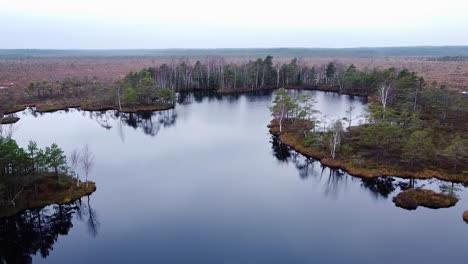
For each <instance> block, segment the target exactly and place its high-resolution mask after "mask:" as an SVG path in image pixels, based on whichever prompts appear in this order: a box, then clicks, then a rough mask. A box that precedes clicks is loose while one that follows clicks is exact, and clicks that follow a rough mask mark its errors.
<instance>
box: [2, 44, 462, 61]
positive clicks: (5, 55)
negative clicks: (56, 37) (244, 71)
mask: <svg viewBox="0 0 468 264" xmlns="http://www.w3.org/2000/svg"><path fill="white" fill-rule="evenodd" d="M267 55H272V56H275V57H362V58H369V57H436V58H437V57H457V56H468V46H417V47H382V48H252V49H250V48H246V49H237V48H236V49H227V48H226V49H126V50H124V49H121V50H117V49H116V50H54V49H0V59H18V58H51V57H52V58H67V57H74V58H76V57H86V58H95V57H106V58H112V57H116V58H122V57H157V58H165V57H207V56H223V57H265V56H267Z"/></svg>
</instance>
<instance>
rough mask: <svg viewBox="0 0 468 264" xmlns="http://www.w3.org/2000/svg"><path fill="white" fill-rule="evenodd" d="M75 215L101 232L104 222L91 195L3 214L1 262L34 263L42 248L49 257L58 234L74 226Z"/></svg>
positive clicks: (64, 233)
mask: <svg viewBox="0 0 468 264" xmlns="http://www.w3.org/2000/svg"><path fill="white" fill-rule="evenodd" d="M74 216H76V218H77V219H79V220H81V221H86V224H87V227H88V231H89V233H90V235H92V236H96V235H97V233H98V229H99V226H100V223H99V221H98V215H97V213H96V211H95V210H94V209H93V208H92V207H91V203H90V197H89V196H88V197H87V201H86V202H83V201H82V199H79V200H76V201H74V202H72V203H69V204H64V205H51V206H47V207H44V208H39V209H28V210H25V211H23V212H21V213H19V214H17V215H15V216H11V217H6V218H0V263H31V262H32V258H31V256H32V255H36V254H37V253H38V252H39V253H40V254H41V256H42V257H43V258H46V257H47V256H49V254H50V252H51V251H52V250H53V245H54V243H55V242H56V241H57V239H58V237H59V236H60V235H62V236H65V235H67V234H68V232H69V231H70V229H71V228H72V227H73V222H72V220H73V217H74Z"/></svg>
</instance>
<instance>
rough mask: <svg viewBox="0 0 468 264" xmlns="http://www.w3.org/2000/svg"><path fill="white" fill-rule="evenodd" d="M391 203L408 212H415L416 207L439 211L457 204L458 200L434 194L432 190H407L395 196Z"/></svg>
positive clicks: (449, 196)
mask: <svg viewBox="0 0 468 264" xmlns="http://www.w3.org/2000/svg"><path fill="white" fill-rule="evenodd" d="M393 202H394V203H395V205H396V206H398V207H401V208H405V209H408V210H415V209H416V208H418V206H423V207H427V208H432V209H439V208H448V207H452V206H454V205H455V204H456V203H457V202H458V199H457V198H456V197H453V196H451V195H447V194H442V193H436V192H434V191H432V190H424V189H409V190H405V191H402V192H400V193H399V194H398V195H397V196H395V197H394V198H393Z"/></svg>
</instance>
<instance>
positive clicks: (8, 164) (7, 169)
mask: <svg viewBox="0 0 468 264" xmlns="http://www.w3.org/2000/svg"><path fill="white" fill-rule="evenodd" d="M70 161H71V167H70V166H68V163H67V158H66V156H65V154H64V151H63V150H62V149H60V148H59V147H58V146H57V144H52V145H51V146H49V147H46V148H45V149H40V148H38V147H37V144H36V142H34V141H30V142H29V145H28V146H27V148H26V149H24V148H22V147H20V146H18V144H17V143H16V141H15V140H13V139H11V138H4V137H1V136H0V198H1V200H3V201H9V202H10V203H13V204H14V202H15V200H16V199H17V198H18V196H19V195H20V194H21V192H22V191H23V190H24V189H25V188H28V187H30V186H34V188H35V192H37V185H36V184H37V183H38V181H39V180H41V177H42V176H43V175H45V174H53V175H55V177H56V186H57V188H60V187H61V181H60V175H64V174H67V173H68V172H70V171H71V173H72V174H74V175H76V178H77V184H78V186H79V176H78V174H76V173H75V172H74V170H75V169H77V168H78V166H81V167H82V168H83V170H84V172H85V174H86V183H87V179H88V174H89V172H90V170H91V168H92V166H93V164H94V156H93V154H92V153H91V152H90V150H89V148H88V147H87V146H85V147H84V148H83V150H82V152H81V153H80V154H78V152H77V151H74V152H72V155H71V160H70ZM70 169H72V170H70Z"/></svg>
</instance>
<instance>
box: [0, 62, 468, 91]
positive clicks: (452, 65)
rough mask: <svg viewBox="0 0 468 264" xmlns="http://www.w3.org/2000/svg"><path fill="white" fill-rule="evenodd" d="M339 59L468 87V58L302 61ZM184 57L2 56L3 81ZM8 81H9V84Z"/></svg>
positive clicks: (95, 73)
mask: <svg viewBox="0 0 468 264" xmlns="http://www.w3.org/2000/svg"><path fill="white" fill-rule="evenodd" d="M252 59H256V58H249V57H241V58H234V57H226V58H225V61H226V62H228V63H229V62H245V61H248V60H252ZM291 59H292V58H291V57H281V58H278V59H275V62H278V63H283V62H286V61H290V60H291ZM334 60H338V61H340V62H342V63H344V64H347V65H350V64H354V65H356V67H358V68H359V69H363V68H365V67H367V68H370V69H373V68H379V69H382V68H388V67H396V68H408V69H410V70H411V71H415V72H418V73H419V74H420V75H421V76H422V77H424V79H425V80H426V81H427V82H432V81H436V82H438V83H447V84H449V85H451V86H453V87H455V88H459V89H462V88H466V86H467V83H468V61H429V60H427V59H425V58H414V57H409V58H405V57H381V58H357V57H356V58H353V57H346V58H345V57H343V58H335V57H306V58H302V59H300V60H299V63H301V64H306V65H321V64H326V63H328V62H330V61H334ZM182 61H186V62H190V63H192V64H194V63H195V61H196V59H195V58H175V59H174V58H172V59H170V58H31V59H1V60H0V69H2V70H1V71H0V84H2V85H0V86H1V87H4V89H11V88H15V87H16V88H17V87H23V88H24V87H27V86H28V85H29V83H31V82H33V81H39V80H41V81H42V80H45V81H48V82H50V83H53V82H56V81H65V80H70V79H72V80H79V81H85V80H87V81H98V82H101V83H104V84H110V83H114V82H115V81H118V80H120V79H121V78H123V77H124V76H125V75H126V74H127V73H128V72H130V71H138V70H141V69H143V68H147V67H157V66H159V65H161V64H163V63H166V64H168V65H176V64H180V63H181V62H182ZM3 84H5V85H3ZM6 84H8V85H6Z"/></svg>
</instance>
